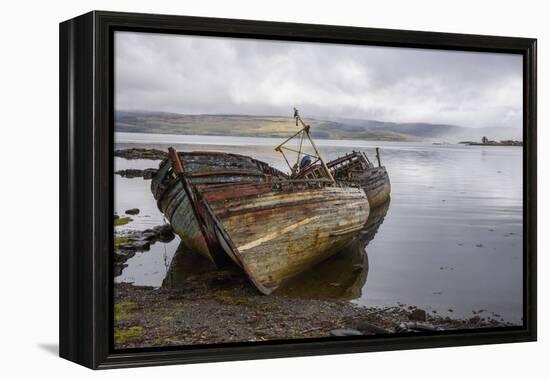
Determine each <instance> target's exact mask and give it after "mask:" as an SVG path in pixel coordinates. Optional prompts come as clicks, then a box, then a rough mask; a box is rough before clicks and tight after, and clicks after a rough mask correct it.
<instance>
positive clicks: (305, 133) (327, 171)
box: [275, 107, 335, 182]
mask: <svg viewBox="0 0 550 380" xmlns="http://www.w3.org/2000/svg"><path fill="white" fill-rule="evenodd" d="M294 120H295V121H296V126H298V123H300V125H301V126H302V129H300V130H299V131H298V132H296V133H295V134H293V135H292V136H290V137H289V138H287V139H286V140H285V141H283V142H282V143H281V144H279V145H278V146H277V147H276V148H275V150H276V151H277V152H280V153H281V154H282V155H283V158H284V159H285V161H286V163H287V165H288V166H289V168H290V170H291V172H292V175H296V174H297V173H298V172H299V171H300V158H301V157H302V156H305V155H308V156H313V157H314V158H315V161H314V162H312V163H311V164H310V165H309V166H311V165H314V164H316V163H317V162H319V163H320V165H321V167H322V168H323V171H324V174H325V176H326V177H327V178H329V179H330V180H331V181H332V182H335V180H334V177H333V176H332V173H331V172H330V169H329V168H328V166H327V164H326V163H325V160H323V157H322V156H321V153H320V152H319V149H317V145H315V142H314V141H313V138H312V137H311V135H310V133H309V130H310V126H309V125H308V124H306V123H305V122H304V121H303V120H302V118H301V117H300V114H299V112H298V109H297V108H296V107H294ZM297 137H299V138H300V146H299V148H298V150H295V149H292V148H289V147H287V146H286V144H287V143H289V142H290V141H291V140H293V139H294V138H297ZM304 137H306V138H307V139H308V140H309V143H310V144H311V147H312V148H313V150H314V152H315V154H314V155H313V154H307V153H305V152H304V151H303V148H304ZM284 150H287V151H291V152H294V153H297V156H296V164H295V165H294V166H291V165H290V162H289V161H288V159H287V157H286V155H285V153H284Z"/></svg>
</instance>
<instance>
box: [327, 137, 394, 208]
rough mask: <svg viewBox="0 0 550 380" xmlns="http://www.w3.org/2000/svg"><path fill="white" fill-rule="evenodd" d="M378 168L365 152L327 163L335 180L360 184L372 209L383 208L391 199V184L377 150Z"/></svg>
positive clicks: (351, 154) (353, 153) (354, 153)
mask: <svg viewBox="0 0 550 380" xmlns="http://www.w3.org/2000/svg"><path fill="white" fill-rule="evenodd" d="M376 158H377V162H378V166H375V165H374V164H373V163H372V162H371V161H370V160H369V159H368V157H367V155H366V154H365V153H363V152H355V151H354V152H352V153H349V154H346V155H345V156H343V157H340V158H337V159H335V160H332V161H330V162H328V163H327V167H328V168H329V169H330V171H331V173H332V175H333V176H334V178H335V179H337V180H339V181H350V182H352V183H358V184H359V185H360V186H361V187H362V188H363V190H365V193H366V194H367V198H368V199H369V204H370V206H371V208H375V207H379V206H382V205H383V204H384V203H385V202H387V201H388V200H389V199H390V192H391V184H390V177H389V176H388V172H387V171H386V168H385V167H384V166H382V164H381V162H380V151H379V149H378V148H376Z"/></svg>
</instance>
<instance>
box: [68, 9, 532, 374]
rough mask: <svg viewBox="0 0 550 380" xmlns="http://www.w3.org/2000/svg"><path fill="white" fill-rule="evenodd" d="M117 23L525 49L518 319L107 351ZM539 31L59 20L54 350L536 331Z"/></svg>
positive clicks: (289, 344) (357, 344) (226, 356)
mask: <svg viewBox="0 0 550 380" xmlns="http://www.w3.org/2000/svg"><path fill="white" fill-rule="evenodd" d="M116 30H129V31H142V32H162V33H179V34H191V35H206V36H225V37H243V38H259V39H271V40H289V41H314V42H330V43H338V44H356V45H378V46H395V47H418V48H428V49H445V50H466V51H478V52H505V53H517V54H522V56H523V110H524V112H523V142H524V146H523V173H524V175H523V197H524V198H523V202H524V203H523V206H524V207H523V221H524V224H523V229H524V231H523V232H524V233H523V236H524V240H523V281H524V288H523V301H524V302H523V307H524V319H523V326H521V327H518V328H503V329H480V330H468V331H464V330H461V331H456V332H445V333H418V334H414V335H406V334H405V335H399V334H396V335H391V336H382V337H380V336H374V337H342V338H336V337H335V338H334V339H328V340H327V339H325V340H299V341H270V342H260V343H241V344H223V345H222V344H220V345H208V346H202V347H201V346H190V347H173V348H155V349H148V350H144V349H143V350H133V351H114V350H113V349H112V347H113V338H112V337H113V334H112V331H113V323H112V322H113V320H112V318H113V310H112V281H113V280H112V275H111V273H112V271H111V265H112V263H111V261H112V260H111V259H110V258H111V247H112V239H113V238H112V236H113V234H112V229H113V226H112V209H113V196H112V190H113V179H112V173H113V135H114V133H113V33H114V31H116ZM536 50H537V41H536V39H531V38H513V37H498V36H481V35H466V34H449V33H432V32H417V31H403V30H386V29H370V28H358V27H343V26H327V25H309V24H295V23H281V22H265V21H249V20H232V19H217V18H202V17H187V16H167V15H151V14H135V13H115V12H104V11H93V12H90V13H87V14H84V15H82V16H79V17H76V18H73V19H71V20H68V21H65V22H62V23H61V24H60V56H59V61H60V67H59V76H60V90H59V91H60V94H59V96H60V98H59V114H60V118H59V119H60V183H59V186H60V199H59V200H60V236H59V237H60V255H59V260H60V262H59V267H60V279H59V280H60V290H59V297H60V321H59V323H60V337H59V340H60V356H61V357H63V358H66V359H68V360H71V361H74V362H76V363H79V364H82V365H84V366H86V367H89V368H94V369H99V368H117V367H130V366H149V365H162V364H181V363H198V362H212V361H227V360H243V359H260V358H275V357H288V356H305V355H325V354H342V353H352V352H367V351H384V350H402V349H417V348H429V347H446V346H459V345H479V344H494V343H510V342H528V341H535V340H536V337H537V333H536V331H537V303H536V299H537V297H536V279H537V272H536V260H537V258H536V252H537V247H536V241H537V239H536V235H537V224H536V223H537V181H536V173H537V161H536V148H537V145H536V142H537V141H536V135H537V133H536V126H537V80H536V72H537V60H536V54H537V52H536Z"/></svg>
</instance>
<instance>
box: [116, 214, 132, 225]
mask: <svg viewBox="0 0 550 380" xmlns="http://www.w3.org/2000/svg"><path fill="white" fill-rule="evenodd" d="M132 220H133V219H132V218H129V217H127V216H125V217H122V218H118V219H115V220H114V223H115V226H124V225H125V224H128V223H130V222H131V221H132Z"/></svg>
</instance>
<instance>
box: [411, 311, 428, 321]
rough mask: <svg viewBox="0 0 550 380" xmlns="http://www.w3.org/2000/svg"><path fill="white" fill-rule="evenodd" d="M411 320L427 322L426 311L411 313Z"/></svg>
mask: <svg viewBox="0 0 550 380" xmlns="http://www.w3.org/2000/svg"><path fill="white" fill-rule="evenodd" d="M409 319H410V320H411V321H421V322H424V321H425V320H426V311H425V310H422V309H414V310H413V311H412V312H410V313H409Z"/></svg>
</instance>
